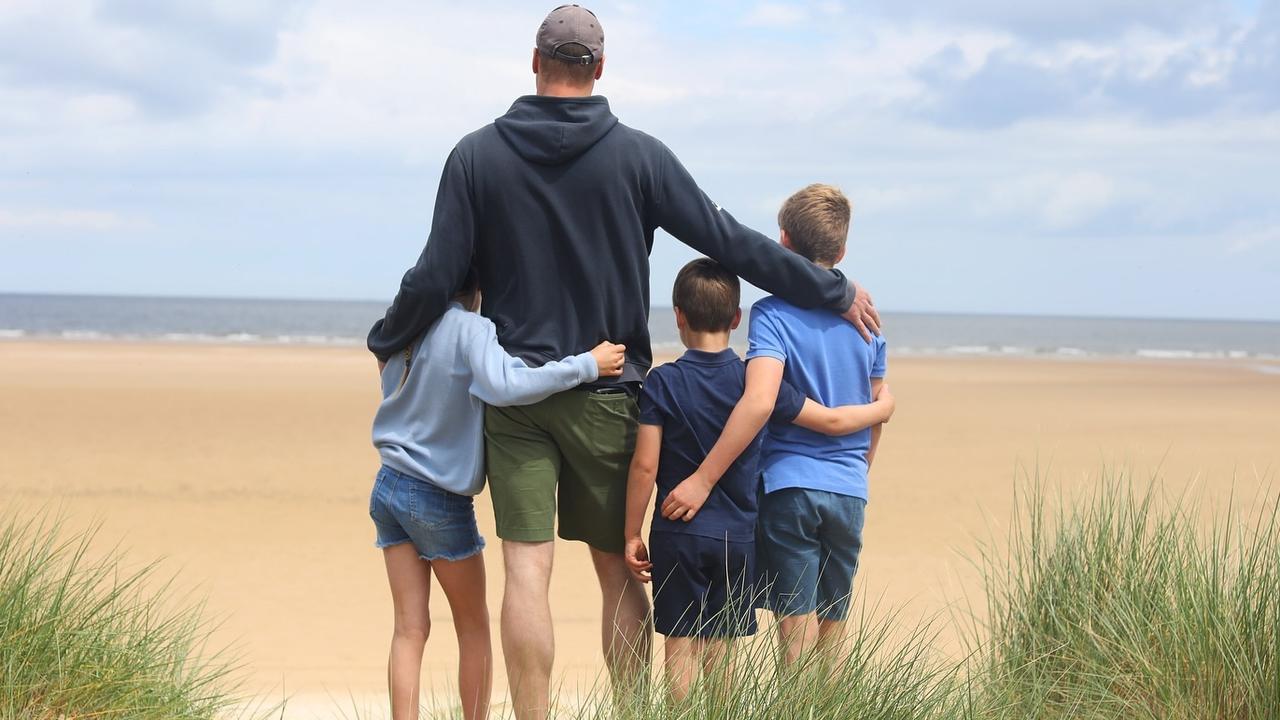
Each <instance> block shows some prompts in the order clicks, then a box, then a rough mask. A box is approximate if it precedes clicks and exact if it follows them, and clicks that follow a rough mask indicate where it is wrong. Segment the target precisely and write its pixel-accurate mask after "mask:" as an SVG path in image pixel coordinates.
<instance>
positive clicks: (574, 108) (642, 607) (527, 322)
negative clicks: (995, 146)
mask: <svg viewBox="0 0 1280 720" xmlns="http://www.w3.org/2000/svg"><path fill="white" fill-rule="evenodd" d="M604 59H605V58H604V31H603V30H602V28H601V26H600V22H599V20H598V19H597V18H596V16H595V15H594V14H593V13H591V12H590V11H589V10H586V9H585V8H581V7H578V6H577V5H565V6H562V7H559V8H556V9H555V10H553V11H552V12H551V14H550V15H548V16H547V18H546V19H545V20H544V21H543V22H542V25H541V26H540V27H539V29H538V32H537V36H536V48H535V50H534V53H533V72H534V75H535V76H536V87H537V94H536V95H529V96H524V97H521V98H519V99H518V100H516V102H515V104H513V105H512V106H511V109H510V110H509V111H508V112H507V114H506V115H503V116H502V117H500V118H498V119H497V120H496V121H494V122H493V123H492V124H490V125H487V126H485V127H483V128H481V129H479V130H477V131H475V132H473V133H471V134H469V135H467V136H466V137H464V138H463V139H462V140H461V141H460V142H459V143H458V145H457V147H455V148H454V150H453V152H452V153H450V155H449V158H448V160H447V161H446V162H445V167H444V173H443V176H442V177H441V179H440V187H439V189H438V190H437V192H436V203H435V213H434V215H433V217H432V222H431V234H430V236H429V237H428V240H427V245H426V248H425V249H424V250H423V251H422V255H421V256H420V257H419V259H418V262H417V264H416V265H414V267H412V268H411V269H410V270H409V271H408V272H407V273H405V276H404V279H403V281H402V282H401V285H400V292H399V293H398V294H397V295H396V298H395V300H394V301H393V302H392V304H391V307H390V308H389V309H388V310H387V313H386V317H385V318H383V319H382V320H379V321H378V322H377V323H375V324H374V326H373V329H372V330H371V331H370V333H369V342H368V345H369V349H370V350H371V351H372V352H373V353H374V354H375V355H376V356H378V358H380V359H385V358H387V357H389V356H391V355H392V354H395V353H398V352H400V351H401V350H403V349H404V348H405V347H407V346H409V345H410V344H411V343H412V342H413V341H414V340H415V339H416V338H417V337H418V336H420V335H421V334H422V333H423V332H424V331H426V330H427V329H428V328H429V327H430V326H431V325H432V323H434V322H435V321H436V319H438V318H439V317H440V316H441V314H442V313H443V312H444V310H445V309H446V307H447V306H448V303H449V300H450V299H451V298H452V297H453V296H454V294H455V293H456V292H457V290H458V287H459V286H460V284H461V283H462V281H463V279H464V278H465V276H466V275H467V271H468V268H470V267H471V266H472V265H474V266H475V267H476V268H477V269H478V270H479V275H480V287H481V293H482V296H483V306H482V310H481V311H482V313H483V314H484V315H485V316H487V317H488V318H490V319H491V320H493V322H494V324H495V325H496V326H497V331H498V340H499V341H500V342H501V344H502V346H503V347H504V348H505V349H506V350H507V352H509V353H511V354H512V355H515V356H517V357H520V358H521V359H523V360H524V361H525V362H526V363H527V364H529V365H531V366H539V365H542V364H543V363H546V362H549V361H552V360H558V359H560V358H563V357H566V356H569V355H573V354H575V353H578V352H582V351H584V350H588V349H590V348H592V347H594V346H595V345H596V344H598V343H599V342H600V341H601V340H603V339H610V340H613V341H614V342H618V343H622V344H624V345H626V347H627V363H626V367H625V370H624V372H623V374H622V376H621V377H619V378H615V379H608V380H601V381H598V382H596V383H592V384H590V385H584V386H582V387H581V388H578V389H576V390H570V391H566V392H563V393H559V394H557V395H554V396H552V397H550V398H548V399H547V400H544V401H543V402H541V403H538V404H536V405H531V406H526V407H523V408H489V410H488V412H487V414H486V421H485V436H486V456H487V463H488V475H489V484H490V492H491V493H492V497H493V505H494V511H495V515H496V519H497V533H498V536H499V537H500V538H501V539H502V541H503V542H502V550H503V558H504V566H505V568H506V577H505V580H506V584H505V590H504V594H503V604H502V620H501V627H502V646H503V652H504V655H505V657H506V663H507V675H508V678H509V681H510V684H511V691H512V700H513V705H514V709H515V712H516V715H517V717H519V718H521V720H524V719H525V718H535V717H537V718H540V717H545V716H546V713H547V710H548V694H549V683H550V678H551V665H552V660H553V658H554V637H553V633H552V624H551V610H550V605H549V602H548V589H549V584H550V579H551V564H552V555H553V550H552V547H553V543H552V539H553V532H554V530H555V520H556V516H557V515H558V516H559V535H560V537H562V538H565V539H570V540H581V541H584V542H586V543H587V544H588V545H589V546H590V549H591V558H592V561H593V564H594V566H595V570H596V574H597V577H598V579H599V582H600V588H601V592H602V598H603V624H604V627H603V641H604V652H605V657H606V660H607V661H608V664H609V670H610V672H611V674H612V676H613V678H614V682H615V686H625V685H626V684H628V683H630V682H633V681H634V680H635V679H636V678H637V677H639V674H640V673H641V670H640V669H639V668H641V667H642V666H643V667H647V663H648V656H649V643H650V637H651V631H650V628H649V625H648V620H647V616H648V601H647V599H646V597H645V594H644V590H643V589H642V588H641V587H640V585H639V584H638V583H636V582H635V581H634V580H632V579H631V577H630V573H629V572H628V569H627V565H626V563H625V561H624V559H623V555H622V549H623V525H624V515H625V508H626V489H627V471H628V464H629V462H630V459H631V453H632V449H633V447H634V442H635V433H636V419H637V413H638V411H637V409H636V400H635V395H636V390H637V388H638V386H639V384H640V383H641V382H642V381H643V380H644V377H645V374H646V373H647V372H648V370H649V366H650V364H651V363H652V356H651V353H650V347H649V330H648V316H649V252H650V250H651V249H652V247H653V233H654V230H656V229H657V228H659V227H661V228H662V229H664V230H666V231H667V232H669V233H670V234H671V235H673V236H675V237H676V238H677V239H679V240H680V241H681V242H684V243H686V244H687V245H689V246H690V247H692V248H694V249H695V250H698V251H699V252H701V253H703V254H704V255H707V256H709V257H711V258H712V259H714V260H716V261H717V262H719V263H720V264H721V265H723V266H725V267H726V268H728V269H729V270H730V271H732V272H733V273H735V274H736V275H738V276H740V277H742V278H743V279H745V280H746V281H747V282H750V283H751V284H753V285H756V286H758V287H760V288H762V289H764V290H766V291H768V292H769V293H771V294H773V295H776V296H778V297H781V298H783V299H785V300H787V301H788V302H790V303H792V304H794V305H797V306H799V307H806V308H814V307H826V308H830V309H831V310H832V312H835V313H838V314H841V315H843V316H844V317H846V318H847V319H848V320H849V321H850V322H852V323H853V324H854V325H855V326H857V327H858V329H859V330H860V331H861V332H862V334H863V335H864V337H866V338H867V339H868V340H870V337H871V333H878V331H879V328H878V323H879V317H878V315H877V313H876V311H875V308H874V306H873V304H872V302H871V298H870V297H869V296H868V295H867V294H866V292H864V291H863V290H862V289H861V288H858V287H856V286H855V285H854V284H853V283H852V282H850V281H849V280H848V279H847V278H845V277H844V276H843V275H842V274H841V273H840V272H839V271H838V270H828V269H823V268H820V267H818V266H817V265H814V264H813V263H811V262H808V261H807V260H805V259H804V258H802V257H800V256H799V255H796V254H795V253H791V252H788V251H787V250H785V249H783V248H782V247H781V246H780V245H778V244H777V243H775V242H773V241H772V240H770V239H769V238H767V237H765V236H764V235H761V234H760V233H757V232H756V231H754V230H751V229H750V228H747V227H745V226H743V225H741V224H740V223H738V221H737V220H735V219H734V218H733V216H731V215H730V214H729V213H727V212H725V211H724V210H722V209H721V208H720V207H719V206H718V205H716V204H715V203H714V202H712V201H711V199H710V198H708V197H707V195H706V194H705V193H703V192H702V190H700V189H699V188H698V185H697V183H695V182H694V180H693V178H692V177H691V176H690V175H689V172H688V171H687V170H685V168H684V166H683V165H681V164H680V161H679V160H677V159H676V156H675V155H674V154H672V152H671V151H670V150H669V149H667V147H666V146H665V145H663V144H662V143H661V142H659V141H658V140H656V139H655V138H653V137H650V136H649V135H646V134H644V133H642V132H640V131H638V130H634V129H632V128H630V127H627V126H626V125H623V124H621V123H620V122H618V118H617V117H615V116H614V115H613V113H612V112H610V110H609V103H608V101H607V100H606V99H605V98H604V97H602V96H599V95H593V94H592V92H593V90H594V87H595V81H596V80H598V79H599V78H600V76H601V74H602V72H603V71H604Z"/></svg>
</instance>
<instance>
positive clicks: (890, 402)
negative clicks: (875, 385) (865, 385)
mask: <svg viewBox="0 0 1280 720" xmlns="http://www.w3.org/2000/svg"><path fill="white" fill-rule="evenodd" d="M875 400H876V402H879V403H884V404H885V406H886V407H885V412H887V413H888V414H887V415H885V416H884V420H883V421H882V422H889V418H891V417H893V411H894V410H896V409H897V407H898V401H897V399H896V398H894V397H893V393H891V392H889V383H885V384H883V385H881V386H880V389H879V390H877V391H876V397H875Z"/></svg>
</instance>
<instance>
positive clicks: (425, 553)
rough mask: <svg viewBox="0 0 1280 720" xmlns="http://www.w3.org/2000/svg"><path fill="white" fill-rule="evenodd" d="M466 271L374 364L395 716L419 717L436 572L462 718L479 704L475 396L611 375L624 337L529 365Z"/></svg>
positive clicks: (541, 393) (378, 514) (521, 396)
mask: <svg viewBox="0 0 1280 720" xmlns="http://www.w3.org/2000/svg"><path fill="white" fill-rule="evenodd" d="M479 307H480V293H479V289H478V282H477V276H476V273H475V270H474V269H472V271H471V272H470V273H469V274H468V276H467V279H466V281H465V282H464V283H463V289H462V291H461V292H460V293H459V294H458V296H457V297H455V299H454V302H452V303H450V305H449V309H448V310H447V311H445V314H444V315H443V316H442V317H441V318H440V320H438V321H437V322H436V324H435V325H433V326H432V327H431V329H430V330H428V331H427V332H426V333H425V334H424V335H423V336H422V338H421V340H420V341H419V342H417V343H416V344H415V345H414V346H410V347H409V348H406V349H405V350H404V352H402V353H400V354H399V355H396V356H393V357H392V358H390V359H388V360H387V361H386V362H385V363H379V364H380V366H381V372H382V396H383V400H382V405H381V406H380V407H379V408H378V412H377V415H376V416H375V417H374V421H373V444H374V446H375V447H377V448H378V452H379V454H380V455H381V457H382V468H381V469H380V470H379V472H378V476H377V479H376V481H375V482H374V486H373V494H372V497H371V498H370V503H369V515H370V516H371V517H372V518H373V523H374V526H375V527H376V529H377V546H378V547H379V548H382V552H383V557H384V559H385V561H386V566H387V580H388V581H389V582H390V584H391V599H392V603H393V605H394V607H395V632H394V634H393V635H392V639H391V653H390V657H389V659H388V661H387V684H388V690H389V693H390V696H391V714H392V717H393V718H394V720H412V719H415V718H417V717H418V683H419V677H420V675H421V671H422V652H423V648H424V645H425V644H426V641H427V635H428V634H429V631H430V627H431V620H430V612H429V609H428V599H429V597H430V592H431V576H432V574H434V575H435V577H436V580H438V581H439V582H440V588H441V589H442V590H444V594H445V597H446V598H447V599H448V601H449V608H450V610H451V611H452V613H453V625H454V629H455V630H456V631H457V635H458V654H459V667H458V688H459V690H460V691H461V695H462V698H461V700H462V712H463V716H464V717H465V718H467V720H473V719H474V718H484V717H486V716H487V715H488V712H489V697H490V686H491V683H492V669H493V652H492V648H491V646H490V640H489V612H488V608H487V606H486V604H485V574H484V557H483V555H482V554H481V551H482V550H483V549H484V539H483V538H482V537H480V533H479V530H478V529H477V528H476V516H475V510H474V509H473V506H472V496H474V495H476V494H477V493H479V492H480V490H481V489H482V488H483V487H484V435H483V422H484V405H485V403H488V404H490V405H525V404H529V403H534V402H537V401H539V400H542V399H543V398H545V397H547V396H549V395H552V394H554V393H556V392H560V391H563V390H568V389H570V388H573V387H575V386H577V385H580V384H582V383H587V382H593V381H595V380H596V379H598V378H599V377H600V376H616V375H620V374H621V373H622V366H623V362H624V351H625V350H626V348H625V346H623V345H614V344H613V343H609V342H603V343H600V345H598V346H597V347H596V348H595V349H594V350H592V351H591V352H589V353H582V354H581V355H575V356H573V357H568V358H565V359H564V360H560V361H557V362H550V363H547V364H546V365H543V366H542V367H539V368H530V367H528V366H526V365H525V364H524V362H522V361H521V360H519V359H517V358H513V357H511V356H509V355H507V354H506V353H505V352H504V351H503V349H502V346H500V345H499V344H498V339H497V334H496V329H495V328H494V325H493V323H492V322H491V321H490V320H488V319H487V318H485V317H483V316H481V315H480V314H479V313H478V312H477V311H478V310H479Z"/></svg>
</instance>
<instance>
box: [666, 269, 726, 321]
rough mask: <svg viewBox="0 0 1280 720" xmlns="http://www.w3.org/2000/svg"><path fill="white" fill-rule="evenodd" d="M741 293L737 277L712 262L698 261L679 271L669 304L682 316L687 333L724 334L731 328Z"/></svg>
mask: <svg viewBox="0 0 1280 720" xmlns="http://www.w3.org/2000/svg"><path fill="white" fill-rule="evenodd" d="M741 294H742V286H741V284H740V283H739V282H738V276H737V275H734V274H733V273H731V272H729V271H728V270H726V269H725V267H724V266H723V265H721V264H720V263H718V262H716V261H714V260H710V259H708V258H698V259H697V260H694V261H692V262H690V263H689V264H687V265H685V266H684V267H682V268H680V273H679V274H678V275H676V284H675V286H674V287H673V288H672V289H671V304H672V305H673V306H675V307H677V308H680V312H682V313H684V317H685V322H686V323H687V324H688V326H689V329H690V330H693V331H695V332H723V331H725V330H728V329H730V327H731V326H732V325H733V319H734V317H735V316H736V315H737V314H738V302H739V300H740V298H741Z"/></svg>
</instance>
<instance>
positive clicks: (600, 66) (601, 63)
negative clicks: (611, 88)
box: [596, 53, 604, 80]
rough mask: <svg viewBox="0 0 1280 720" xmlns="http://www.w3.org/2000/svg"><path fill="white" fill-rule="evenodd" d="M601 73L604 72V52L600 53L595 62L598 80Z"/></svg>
mask: <svg viewBox="0 0 1280 720" xmlns="http://www.w3.org/2000/svg"><path fill="white" fill-rule="evenodd" d="M603 74H604V54H603V53H601V55H600V59H599V60H598V61H597V62H596V80H599V79H600V76H601V75H603Z"/></svg>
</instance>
